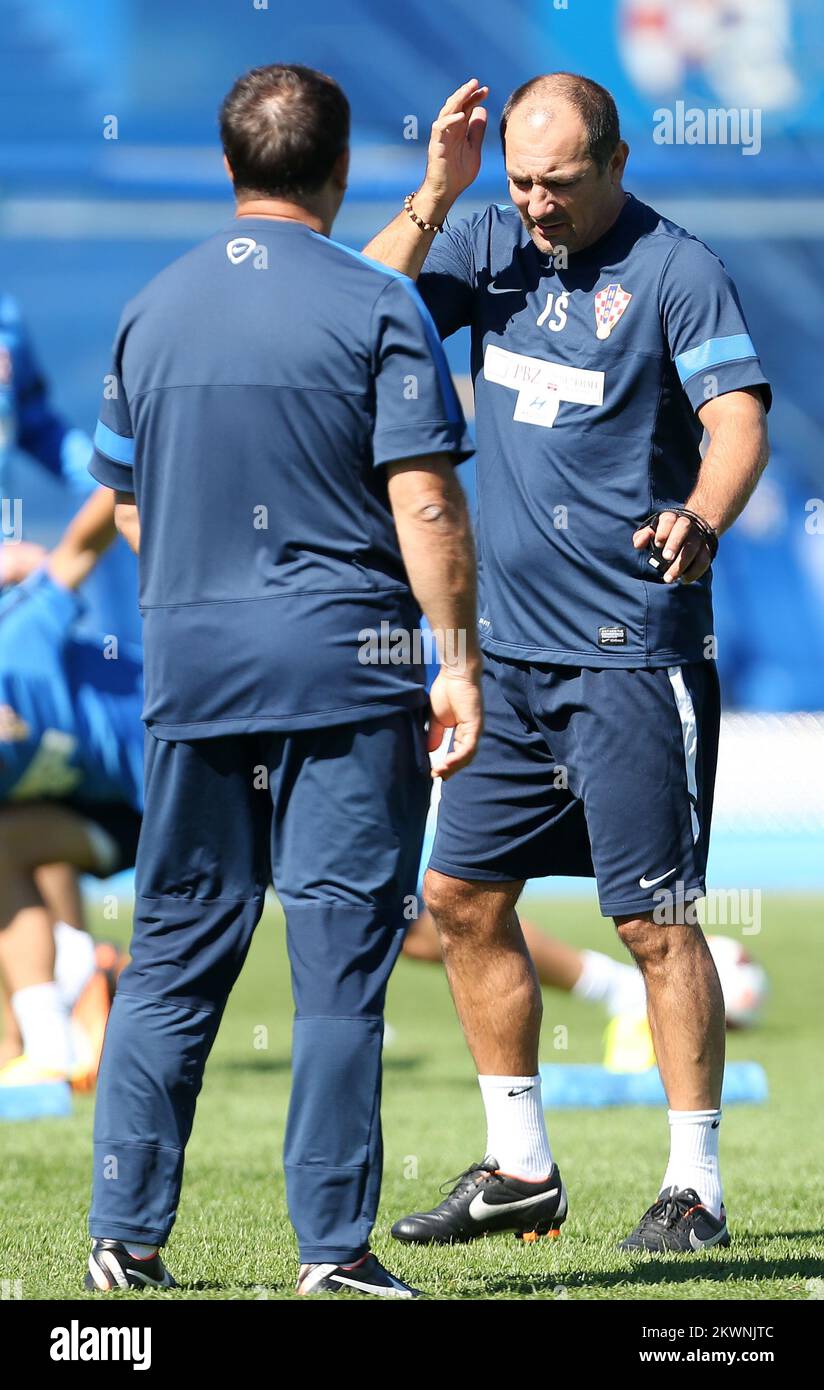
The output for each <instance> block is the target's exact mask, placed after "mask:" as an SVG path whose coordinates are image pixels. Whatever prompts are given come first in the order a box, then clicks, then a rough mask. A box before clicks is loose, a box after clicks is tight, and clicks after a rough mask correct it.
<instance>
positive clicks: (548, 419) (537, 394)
mask: <svg viewBox="0 0 824 1390" xmlns="http://www.w3.org/2000/svg"><path fill="white" fill-rule="evenodd" d="M484 376H485V377H486V380H487V381H494V382H495V383H496V384H497V385H498V386H507V387H508V388H509V389H510V390H512V391H517V392H518V399H517V400H516V402H515V410H514V412H513V417H512V418H513V419H514V420H521V421H523V422H524V423H525V424H529V425H545V426H546V427H547V428H551V427H552V425H553V424H554V422H555V417H556V415H557V414H558V407H559V405H560V404H561V401H572V402H573V403H574V404H576V405H603V402H604V373H603V372H593V371H590V370H589V369H588V368H586V367H567V366H565V365H564V363H562V362H546V361H544V359H543V358H540V357H527V356H526V355H525V354H524V353H520V352H507V351H506V350H505V349H504V348H499V347H495V346H494V344H492V343H490V345H489V346H488V347H487V349H486V352H485V354H484Z"/></svg>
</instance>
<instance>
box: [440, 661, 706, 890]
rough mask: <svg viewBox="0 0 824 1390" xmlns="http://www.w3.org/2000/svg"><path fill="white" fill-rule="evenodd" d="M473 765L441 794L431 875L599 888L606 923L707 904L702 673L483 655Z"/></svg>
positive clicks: (699, 669)
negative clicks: (674, 901) (555, 877)
mask: <svg viewBox="0 0 824 1390" xmlns="http://www.w3.org/2000/svg"><path fill="white" fill-rule="evenodd" d="M484 663H485V668H484V686H483V688H484V700H485V705H486V723H485V728H484V733H483V736H482V738H481V741H480V745H479V748H478V752H477V754H476V756H475V759H474V761H473V762H472V763H471V764H470V765H469V767H468V768H465V769H464V770H463V771H462V772H459V773H458V774H457V775H456V776H454V777H452V778H450V780H449V781H448V782H446V783H444V786H443V791H442V793H441V800H440V806H439V809H438V826H437V831H436V834H435V844H434V848H433V851H432V858H431V859H430V861H429V867H430V868H432V869H437V870H438V872H439V873H442V874H448V875H449V876H450V877H452V878H461V879H470V880H488V881H490V882H503V881H513V880H514V881H520V880H522V879H529V878H540V877H543V876H544V875H549V874H571V875H575V876H578V875H581V876H584V877H593V876H594V877H595V879H596V880H597V885H598V898H599V902H600V906H601V912H602V913H603V915H604V916H605V917H617V916H625V915H627V914H634V913H641V912H651V911H653V910H655V908H656V907H658V906H659V905H660V903H661V902H662V895H663V892H664V890H670V891H671V892H673V893H676V892H679V893H680V892H683V893H688V892H689V893H691V894H693V895H697V894H699V893H703V892H704V875H705V872H706V864H707V849H708V844H709V830H710V819H711V815H712V798H713V790H714V784H715V765H716V758H717V753H718V728H719V719H720V699H719V690H718V676H717V673H716V669H715V665H714V663H713V662H711V661H701V662H696V663H694V664H692V665H686V666H671V667H659V668H656V669H653V670H647V669H634V670H624V669H621V668H615V667H613V668H606V669H604V668H601V669H598V670H594V669H591V668H588V667H579V666H535V665H530V664H528V663H526V662H520V661H504V660H501V659H500V658H498V657H494V656H491V655H488V654H487V655H485V658H484Z"/></svg>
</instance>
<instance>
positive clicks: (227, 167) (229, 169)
mask: <svg viewBox="0 0 824 1390" xmlns="http://www.w3.org/2000/svg"><path fill="white" fill-rule="evenodd" d="M223 167H224V169H225V170H226V173H227V174H228V176H229V182H230V183H232V184H233V183H234V181H235V176H234V174H233V173H232V166H231V164H230V163H229V161H228V159H227V158H226V156H225V155H224V156H223Z"/></svg>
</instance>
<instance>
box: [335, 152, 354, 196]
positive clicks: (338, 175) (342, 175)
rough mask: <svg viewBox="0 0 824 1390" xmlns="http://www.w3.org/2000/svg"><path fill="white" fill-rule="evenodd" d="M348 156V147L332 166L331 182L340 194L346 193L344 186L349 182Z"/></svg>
mask: <svg viewBox="0 0 824 1390" xmlns="http://www.w3.org/2000/svg"><path fill="white" fill-rule="evenodd" d="M349 154H350V152H349V147H348V146H347V147H346V149H345V150H343V151H341V153H340V154H339V155H338V157H337V159H336V160H335V162H334V164H333V165H332V182H333V183H334V184H335V185H336V187H338V188H339V189H340V190H341V192H342V193H343V192H345V191H346V185H347V183H348V182H349Z"/></svg>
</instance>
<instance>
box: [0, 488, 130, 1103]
mask: <svg viewBox="0 0 824 1390" xmlns="http://www.w3.org/2000/svg"><path fill="white" fill-rule="evenodd" d="M114 535H115V527H114V508H113V499H112V495H111V493H110V492H109V491H108V489H106V488H99V489H98V490H97V492H96V493H95V495H94V496H92V497H91V498H90V499H89V501H88V502H87V503H86V504H85V506H84V507H83V508H82V509H81V511H80V512H79V513H78V515H77V516H76V517H75V518H74V520H73V521H72V523H71V524H70V526H69V527H68V529H67V531H66V532H65V534H64V536H63V538H62V540H61V541H60V543H59V544H58V545H57V547H56V548H55V549H54V550H53V551H52V553H51V554H50V556H49V557H48V560H47V562H46V564H45V566H44V568H42V569H40V570H37V571H35V572H34V573H33V574H31V575H30V576H29V577H28V578H27V579H25V580H24V581H23V582H22V583H20V584H19V585H18V586H17V587H16V588H13V589H9V590H8V591H7V592H6V593H5V594H4V595H3V597H2V598H1V599H0V976H2V981H3V985H4V988H5V992H6V996H7V1008H6V1036H5V1038H4V1042H3V1061H4V1062H5V1063H6V1065H5V1066H3V1067H2V1068H1V1069H0V1087H3V1086H21V1085H32V1084H36V1083H37V1082H38V1081H44V1080H49V1079H53V1078H55V1077H60V1076H72V1077H73V1078H74V1080H75V1081H76V1083H77V1084H81V1085H88V1084H90V1083H91V1082H92V1081H93V1079H94V1075H95V1072H96V1066H97V1056H98V1054H99V1050H100V1046H101V1044H102V1033H103V1027H104V1025H105V1021H106V1016H107V1013H108V1005H109V999H110V986H111V985H112V983H113V979H114V974H115V972H116V969H117V966H118V964H119V962H118V959H117V955H116V953H114V951H113V948H108V949H107V950H106V951H104V952H98V953H97V954H96V952H95V944H94V942H93V941H92V938H91V937H90V936H89V935H88V933H87V932H85V931H84V930H83V929H82V928H83V925H84V924H83V911H82V904H81V900H80V895H79V891H78V887H77V874H78V873H90V874H95V875H98V876H100V877H107V876H108V875H109V874H111V873H113V872H115V871H116V870H118V869H122V868H128V867H130V866H131V865H132V864H133V863H134V854H135V849H136V845H137V836H138V831H139V826H140V810H141V807H142V761H143V750H142V733H141V727H140V722H139V721H140V711H141V705H142V667H141V659H140V652H139V651H136V650H134V649H131V648H127V647H124V646H123V645H121V646H120V649H119V650H113V649H112V647H111V639H107V640H104V639H103V638H99V639H94V638H91V637H81V636H79V635H77V634H76V633H75V632H74V630H73V628H74V624H75V622H76V620H77V618H78V617H79V615H80V613H81V611H82V604H81V603H80V600H79V598H78V596H77V594H76V592H75V591H76V590H77V588H78V587H79V586H80V585H81V584H82V583H83V582H84V580H85V579H86V578H87V577H88V575H89V574H90V573H91V571H92V570H93V568H94V566H95V565H96V564H97V561H98V560H99V558H100V556H101V554H102V553H103V551H104V550H105V549H106V548H107V547H108V546H109V545H110V544H111V542H112V540H113V539H114ZM100 964H104V965H105V972H106V973H105V974H104V972H103V971H101V970H100V969H98V966H99V965H100ZM84 993H85V1007H84V1008H82V1009H80V1016H81V1023H82V1025H83V1027H82V1035H85V1036H82V1035H79V1033H78V1030H77V1029H75V1030H72V1027H71V1021H70V1016H71V1013H72V1009H75V1010H77V1009H78V1007H79V1004H80V1003H82V1002H83V1000H82V999H81V996H83V995H84ZM78 1042H81V1043H83V1042H85V1048H84V1050H83V1054H82V1055H79V1056H78V1055H77V1047H78Z"/></svg>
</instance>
